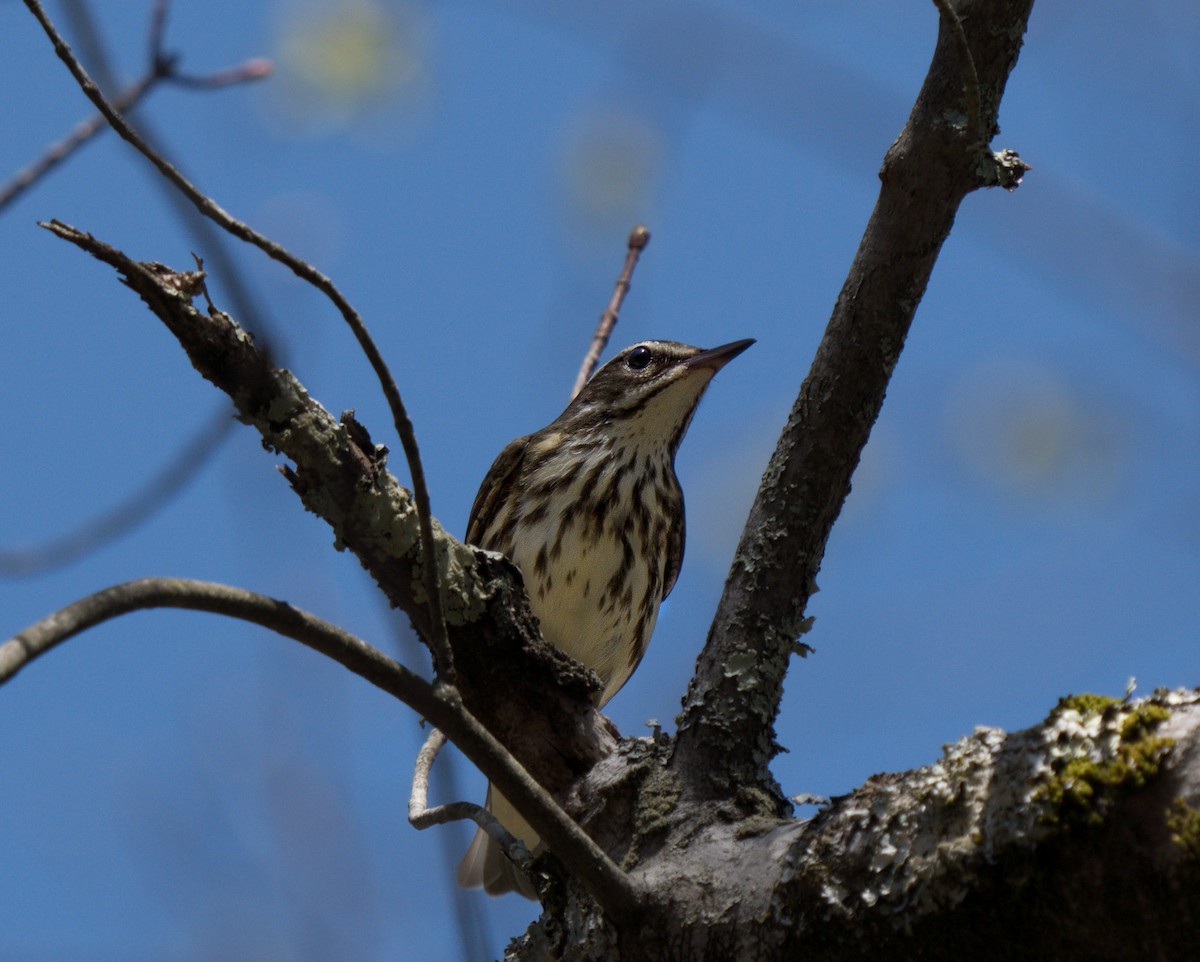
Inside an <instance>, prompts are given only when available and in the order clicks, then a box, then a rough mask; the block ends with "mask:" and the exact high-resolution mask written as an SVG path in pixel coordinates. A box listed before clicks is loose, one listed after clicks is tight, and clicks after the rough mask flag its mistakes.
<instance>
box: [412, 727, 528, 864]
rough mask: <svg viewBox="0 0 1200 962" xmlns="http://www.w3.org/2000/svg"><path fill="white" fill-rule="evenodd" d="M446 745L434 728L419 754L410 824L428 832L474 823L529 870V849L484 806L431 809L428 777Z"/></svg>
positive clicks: (454, 804) (462, 804) (459, 804)
mask: <svg viewBox="0 0 1200 962" xmlns="http://www.w3.org/2000/svg"><path fill="white" fill-rule="evenodd" d="M445 744H446V736H445V735H444V734H442V732H441V731H439V730H438V729H436V728H435V729H433V731H431V732H430V733H429V737H428V738H426V739H425V744H424V745H422V746H421V750H420V751H419V752H417V762H416V765H415V766H414V767H413V784H412V794H410V795H409V798H408V821H409V824H411V825H412V827H413V828H415V829H426V828H429V827H430V826H431V825H444V824H446V823H447V822H460V821H463V820H469V821H472V822H474V823H475V824H476V825H478V826H479V827H480V828H482V829H483V830H484V831H485V832H487V833H488V835H490V836H491V837H492V838H494V839H495V840H496V842H497V843H498V844H499V845H500V846H501V847H502V848H503V849H504V851H505V854H507V855H508V857H509V858H511V859H512V860H513V861H515V862H517V864H518V865H520V866H521V867H522V868H527V867H528V865H529V863H530V862H532V861H533V857H532V856H531V855H530V854H529V849H527V848H526V847H525V844H524V843H523V842H522V841H521V840H520V839H519V838H517V837H516V836H515V835H513V834H512V833H511V832H509V830H508V829H506V828H505V827H504V825H503V823H502V822H501V821H500V819H498V818H496V816H495V815H493V814H492V813H491V812H489V811H488V810H487V809H486V808H484V807H483V806H482V805H476V804H475V803H474V802H448V803H447V804H445V805H435V806H434V807H433V808H430V807H429V804H428V799H429V773H430V771H431V770H432V769H433V763H434V762H435V761H436V760H437V756H438V752H440V751H441V750H442V748H443V747H444V746H445Z"/></svg>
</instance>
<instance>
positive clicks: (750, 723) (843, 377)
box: [674, 0, 1033, 811]
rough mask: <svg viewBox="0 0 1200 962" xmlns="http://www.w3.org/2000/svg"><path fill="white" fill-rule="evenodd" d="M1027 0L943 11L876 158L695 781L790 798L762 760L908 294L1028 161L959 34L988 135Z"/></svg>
mask: <svg viewBox="0 0 1200 962" xmlns="http://www.w3.org/2000/svg"><path fill="white" fill-rule="evenodd" d="M1032 2H1033V0H956V2H955V3H954V4H953V6H954V8H955V10H956V11H957V14H958V20H959V23H960V24H961V30H959V29H958V27H957V25H955V24H954V23H953V22H950V23H948V22H947V20H946V19H945V18H943V19H942V23H941V29H940V30H939V34H938V41H937V46H936V49H935V51H934V55H933V62H932V64H931V65H930V68H929V73H928V75H927V76H926V79H925V84H924V86H923V87H922V89H921V92H920V95H919V96H918V97H917V101H916V104H915V105H914V107H913V110H912V114H911V115H910V117H909V119H908V122H907V124H906V125H905V127H904V129H903V130H902V131H901V133H900V136H899V137H898V138H897V140H896V142H895V143H894V144H893V145H892V146H891V148H890V149H889V150H888V152H887V156H886V157H885V159H884V162H883V167H882V169H881V170H880V174H879V176H880V180H881V181H882V185H881V187H880V192H879V198H878V200H877V201H876V205H875V210H874V212H873V213H872V214H871V219H870V222H869V223H868V224H867V228H866V231H865V233H864V234H863V238H862V241H861V243H860V245H859V248H858V252H857V254H856V255H855V258H854V262H853V264H852V265H851V268H850V273H849V275H848V276H847V278H846V282H845V284H844V286H843V287H842V291H841V294H840V295H839V297H838V300H837V303H836V305H835V306H834V309H833V315H832V317H831V318H830V321H829V325H828V326H827V328H826V330H825V335H824V337H823V339H822V341H821V345H820V347H819V349H818V351H817V355H816V358H815V359H814V360H813V363H812V367H811V369H810V370H809V373H808V376H807V377H806V378H805V380H804V383H803V384H802V386H801V388H800V393H799V395H798V397H797V398H796V401H795V404H794V405H793V407H792V411H791V414H790V416H789V418H788V421H787V424H786V425H785V426H784V429H783V432H782V434H781V435H780V438H779V441H778V443H777V445H776V448H775V453H774V455H773V456H772V458H771V461H770V464H769V465H768V467H767V470H766V473H765V474H764V476H763V480H762V484H761V486H760V488H759V490H758V495H757V497H756V499H755V502H754V506H753V507H752V509H751V511H750V516H749V519H748V520H747V522H746V527H745V529H744V531H743V533H742V539H741V543H740V544H739V545H738V549H737V554H736V556H735V558H734V562H733V566H732V568H731V570H730V573H729V577H728V580H727V581H726V583H725V591H724V594H723V596H722V598H721V602H720V605H719V607H718V610H717V614H716V617H715V618H714V620H713V624H712V627H711V629H710V631H709V636H708V641H707V643H706V645H705V648H704V651H703V653H702V654H701V656H700V659H699V662H698V664H697V669H696V674H695V676H694V678H693V680H692V684H691V686H690V688H689V691H688V694H687V697H686V699H685V701H684V710H683V714H682V715H681V717H680V725H679V746H678V749H677V751H676V754H675V760H674V767H675V769H676V771H677V772H678V773H679V774H680V777H681V778H683V779H684V780H685V783H686V787H687V790H688V792H689V793H691V794H695V795H700V796H712V797H728V796H730V795H732V794H734V793H737V792H742V793H743V794H744V793H745V792H747V791H751V790H756V791H759V792H761V797H762V798H763V800H764V804H767V805H768V806H771V805H773V806H774V807H775V809H776V810H777V811H782V810H783V809H784V808H785V807H786V806H785V803H784V802H783V800H782V798H781V797H780V796H779V792H778V790H777V787H776V786H775V783H774V780H773V779H772V777H771V774H770V772H769V769H768V763H769V762H770V760H771V758H772V757H773V756H774V755H775V753H776V751H777V746H776V744H775V740H774V728H773V725H774V720H775V716H776V714H777V713H778V710H779V703H780V699H781V697H782V695H783V679H784V675H785V673H786V670H787V665H788V662H789V660H790V658H791V656H792V654H793V653H794V652H795V651H796V650H797V639H798V637H799V636H800V635H801V634H802V633H803V632H804V631H805V630H806V629H807V622H806V614H805V611H806V607H807V604H808V599H809V596H810V595H811V594H812V592H813V590H814V588H815V584H816V575H817V571H818V570H819V568H820V566H821V559H822V556H823V555H824V551H825V544H826V541H827V539H828V537H829V532H830V530H831V529H832V527H833V523H834V521H835V520H836V519H837V516H838V513H839V512H840V511H841V507H842V503H843V502H844V501H845V498H846V495H847V494H848V493H849V491H850V478H851V475H852V474H853V472H854V468H855V467H856V466H857V464H858V459H859V456H860V455H861V453H862V449H863V447H864V446H865V445H866V443H867V438H868V436H869V435H870V431H871V427H872V425H873V424H874V423H875V419H876V418H877V417H878V415H879V411H880V409H881V407H882V405H883V398H884V394H885V393H886V391H887V385H888V381H889V380H890V379H891V375H892V371H893V370H894V368H895V366H896V362H897V360H898V359H899V357H900V351H901V348H902V347H903V346H904V339H905V337H906V336H907V334H908V329H909V325H910V324H911V323H912V319H913V315H914V313H915V312H916V309H917V305H918V304H919V303H920V300H921V297H922V295H923V294H924V292H925V287H926V285H927V284H928V282H929V278H930V275H931V273H932V272H933V265H934V263H935V261H936V260H937V255H938V252H939V250H940V249H941V246H942V243H943V241H945V239H946V237H947V236H948V234H949V233H950V228H951V226H952V225H953V223H954V215H955V212H956V211H957V210H958V206H959V204H960V203H961V202H962V200H963V198H964V197H966V195H967V194H969V193H970V192H971V191H973V190H976V189H977V188H979V187H982V186H991V185H995V184H1003V185H1005V186H1009V187H1011V186H1014V185H1015V184H1016V183H1018V182H1019V180H1020V174H1021V173H1023V171H1024V169H1025V167H1024V165H1023V164H1021V163H1020V161H1019V159H1017V158H1015V155H1014V154H1012V153H1011V152H1001V153H998V154H997V153H993V152H992V151H991V150H990V148H989V147H988V145H987V144H986V143H982V142H980V141H979V140H978V138H977V137H975V138H973V137H972V136H971V128H972V127H975V126H977V125H976V124H973V123H971V122H969V115H970V114H971V112H972V111H971V110H969V109H968V103H967V92H966V88H967V86H968V85H967V84H966V83H965V81H964V77H969V76H970V71H965V70H964V64H963V62H962V57H963V44H962V35H963V34H964V33H965V38H966V46H967V47H968V48H969V50H970V53H971V55H972V57H973V60H974V67H975V76H977V78H978V84H979V89H978V92H977V98H976V95H975V92H974V91H972V92H971V93H972V95H971V97H970V100H971V105H970V106H972V107H973V106H974V101H975V99H978V101H979V109H980V110H981V112H982V118H983V119H982V126H983V128H984V130H985V133H986V135H987V136H989V137H990V136H991V134H992V133H993V132H994V131H995V130H996V129H997V114H998V110H999V105H1000V98H1001V96H1002V95H1003V92H1004V87H1005V84H1006V82H1007V80H1008V76H1009V73H1010V72H1011V71H1012V69H1013V67H1014V66H1015V65H1016V62H1017V55H1018V53H1019V51H1020V48H1021V40H1022V37H1023V35H1024V33H1025V26H1026V23H1027V20H1028V17H1029V13H1030V8H1031V6H1032Z"/></svg>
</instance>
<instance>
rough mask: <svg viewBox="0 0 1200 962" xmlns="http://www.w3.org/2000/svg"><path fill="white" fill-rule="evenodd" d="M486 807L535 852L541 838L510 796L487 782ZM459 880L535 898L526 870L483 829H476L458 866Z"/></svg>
mask: <svg viewBox="0 0 1200 962" xmlns="http://www.w3.org/2000/svg"><path fill="white" fill-rule="evenodd" d="M487 810H488V811H489V812H491V813H492V814H493V815H495V816H496V818H497V819H498V820H499V821H500V824H501V825H503V826H504V827H505V828H506V829H508V830H509V831H510V832H511V833H512V834H513V835H515V836H516V837H517V838H519V839H520V840H521V841H522V842H524V843H525V847H526V848H528V849H529V851H530V852H536V851H537V849H538V847H539V846H540V845H541V839H539V838H538V835H537V832H535V831H534V830H533V829H532V828H531V827H530V825H529V823H528V822H526V821H525V819H523V818H522V817H521V816H520V815H519V814H518V813H517V810H516V809H515V808H513V806H512V805H511V804H510V803H509V801H508V799H507V798H505V797H504V796H503V795H501V794H500V793H499V792H497V791H496V790H494V789H493V788H492V786H491V785H489V786H488V793H487ZM458 884H459V885H461V886H462V887H463V888H480V887H482V888H483V890H484V891H485V892H487V894H488V895H503V894H504V893H505V892H519V893H520V894H521V895H524V896H525V897H526V898H529V899H536V898H537V892H536V891H535V890H534V888H533V883H532V882H530V881H529V879H528V878H527V877H526V875H525V873H524V872H522V871H521V870H520V869H519V868H517V866H516V865H514V864H513V863H512V862H510V861H509V860H508V858H507V857H506V856H505V854H504V852H502V851H501V850H500V846H499V845H497V844H496V842H495V840H493V839H492V838H491V836H489V835H488V834H487V833H486V832H485V831H484V830H483V829H481V828H477V829H476V830H475V837H474V838H473V839H472V840H471V846H470V848H468V849H467V854H466V855H464V856H463V860H462V862H460V863H459V866H458Z"/></svg>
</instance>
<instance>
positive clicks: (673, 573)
mask: <svg viewBox="0 0 1200 962" xmlns="http://www.w3.org/2000/svg"><path fill="white" fill-rule="evenodd" d="M675 519H676V520H675V521H674V522H673V523H672V524H671V525H670V526H669V527H668V528H667V563H666V564H665V565H663V594H662V596H663V598H664V599H665V598H666V597H667V595H669V594H670V593H671V589H672V588H674V587H675V579H677V578H678V577H679V569H680V568H682V567H683V543H684V540H685V535H686V533H687V532H686V530H685V529H686V527H687V526H686V525H685V524H684V518H683V493H682V492H680V495H679V511H678V512H677V513H676V515H675Z"/></svg>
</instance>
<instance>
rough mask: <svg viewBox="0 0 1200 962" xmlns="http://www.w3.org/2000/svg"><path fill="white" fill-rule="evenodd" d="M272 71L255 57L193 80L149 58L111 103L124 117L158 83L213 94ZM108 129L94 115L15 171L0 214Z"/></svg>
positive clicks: (0, 195) (3, 191)
mask: <svg viewBox="0 0 1200 962" xmlns="http://www.w3.org/2000/svg"><path fill="white" fill-rule="evenodd" d="M272 69H273V67H272V64H271V62H270V61H269V60H264V59H263V58H261V57H256V58H253V59H251V60H247V61H246V62H245V63H242V64H239V65H238V66H236V67H226V68H225V69H223V70H218V71H214V72H213V73H211V74H207V75H203V76H196V77H193V76H189V75H185V74H181V73H177V72H176V71H175V62H174V61H173V60H171V59H169V58H163V57H161V56H155V57H152V58H151V61H150V66H149V67H148V68H147V70H146V72H145V73H144V74H143V75H142V76H141V77H139V78H138V79H137V80H135V81H134V82H133V83H132V84H130V85H129V86H128V87H126V88H125V89H124V90H122V91H121V92H120V93H119V94H117V96H115V97H114V98H113V101H112V103H113V107H114V108H115V109H116V110H117V111H119V112H120V113H125V112H126V111H129V110H132V109H133V108H134V107H136V106H137V105H138V104H139V103H141V101H142V100H143V99H144V98H145V97H146V95H147V94H149V93H150V92H151V91H152V90H153V89H154V88H155V87H157V86H158V85H159V84H161V83H168V84H172V85H174V86H178V87H191V88H195V89H203V90H214V89H216V88H218V87H228V86H231V85H233V84H240V83H246V82H247V81H251V80H261V79H262V78H263V77H266V76H268V75H269V74H270V73H271V71H272ZM108 126H109V123H108V120H107V119H106V118H105V116H104V115H103V114H95V115H93V116H91V117H89V118H88V119H87V120H83V121H80V122H79V123H78V124H76V125H75V126H74V127H73V128H72V129H71V132H70V133H68V134H67V135H66V136H65V137H63V138H62V139H61V140H59V141H58V142H57V143H54V144H51V145H50V146H49V147H47V148H46V150H45V151H44V152H43V153H42V155H41V156H40V157H38V158H37V159H36V160H35V161H33V162H32V163H30V164H28V165H27V166H26V167H24V168H22V169H21V170H19V171H17V172H16V173H15V174H14V175H13V176H12V178H11V179H10V180H9V181H8V183H7V184H5V185H4V186H3V187H0V211H2V210H4V208H5V207H7V206H8V205H9V204H11V203H12V202H13V201H14V200H16V199H17V198H18V197H20V196H21V194H23V193H25V191H27V190H28V189H29V188H30V187H32V186H33V185H34V184H36V183H37V182H38V181H39V180H41V178H43V177H45V176H46V174H48V173H49V172H50V171H51V170H53V169H54V168H55V167H57V166H58V165H59V164H61V163H62V162H63V161H64V160H66V159H67V158H68V157H69V156H71V154H73V153H74V152H75V151H76V150H78V149H79V148H80V147H82V146H83V145H84V144H86V143H87V142H88V141H89V140H91V139H92V138H93V137H94V136H96V134H98V133H99V132H100V131H102V130H104V129H106V128H107V127H108Z"/></svg>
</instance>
